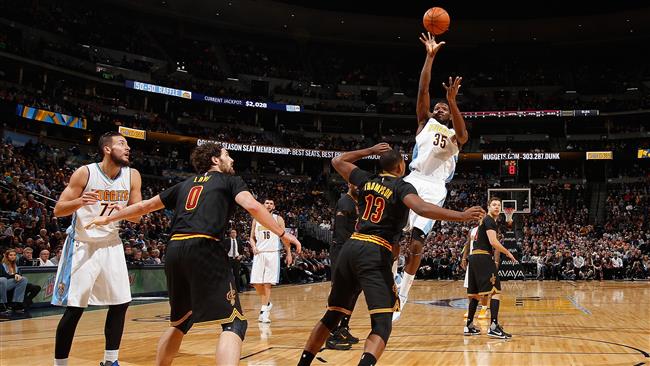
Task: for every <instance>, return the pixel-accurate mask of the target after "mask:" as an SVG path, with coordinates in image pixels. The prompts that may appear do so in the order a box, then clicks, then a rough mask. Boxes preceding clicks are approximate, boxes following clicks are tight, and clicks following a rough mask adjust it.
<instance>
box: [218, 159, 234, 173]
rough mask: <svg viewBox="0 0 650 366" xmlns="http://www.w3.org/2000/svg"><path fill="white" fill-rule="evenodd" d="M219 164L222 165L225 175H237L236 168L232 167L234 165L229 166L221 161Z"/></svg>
mask: <svg viewBox="0 0 650 366" xmlns="http://www.w3.org/2000/svg"><path fill="white" fill-rule="evenodd" d="M219 163H220V164H221V172H222V173H224V174H228V175H235V168H234V167H233V166H232V164H230V165H228V164H226V163H224V162H223V161H222V160H221V159H219Z"/></svg>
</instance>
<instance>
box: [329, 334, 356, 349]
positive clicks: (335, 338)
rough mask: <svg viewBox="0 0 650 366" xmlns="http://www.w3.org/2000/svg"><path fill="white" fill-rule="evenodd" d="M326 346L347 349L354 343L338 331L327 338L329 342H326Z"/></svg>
mask: <svg viewBox="0 0 650 366" xmlns="http://www.w3.org/2000/svg"><path fill="white" fill-rule="evenodd" d="M325 347H327V348H329V349H335V350H338V351H347V350H349V349H351V348H352V344H351V343H350V342H348V341H346V340H344V339H343V338H341V337H340V334H339V332H338V331H336V332H334V333H333V334H331V335H330V337H329V338H327V342H325Z"/></svg>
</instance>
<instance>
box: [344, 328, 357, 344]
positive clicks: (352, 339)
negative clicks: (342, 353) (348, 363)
mask: <svg viewBox="0 0 650 366" xmlns="http://www.w3.org/2000/svg"><path fill="white" fill-rule="evenodd" d="M339 337H340V338H341V339H342V340H344V341H347V342H348V343H351V344H357V343H359V338H357V337H355V336H353V335H352V334H350V328H348V327H342V328H340V329H339Z"/></svg>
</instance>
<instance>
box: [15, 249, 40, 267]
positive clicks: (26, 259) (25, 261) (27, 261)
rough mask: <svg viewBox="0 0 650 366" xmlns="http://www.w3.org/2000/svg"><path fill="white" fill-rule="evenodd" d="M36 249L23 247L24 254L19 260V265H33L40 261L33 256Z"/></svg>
mask: <svg viewBox="0 0 650 366" xmlns="http://www.w3.org/2000/svg"><path fill="white" fill-rule="evenodd" d="M33 255H34V249H32V248H30V247H27V248H25V249H23V255H22V257H20V259H19V260H18V267H33V266H36V265H37V263H38V260H37V259H34V258H33Z"/></svg>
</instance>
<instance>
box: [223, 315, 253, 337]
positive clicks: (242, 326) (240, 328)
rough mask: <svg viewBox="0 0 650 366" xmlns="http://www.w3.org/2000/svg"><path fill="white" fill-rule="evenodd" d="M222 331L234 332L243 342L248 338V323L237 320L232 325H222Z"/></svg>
mask: <svg viewBox="0 0 650 366" xmlns="http://www.w3.org/2000/svg"><path fill="white" fill-rule="evenodd" d="M221 329H222V330H223V331H224V332H233V333H235V334H237V335H238V336H239V338H241V340H242V341H243V340H244V337H245V336H246V329H248V321H247V320H241V319H239V318H235V320H233V321H232V322H231V323H226V324H221Z"/></svg>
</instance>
